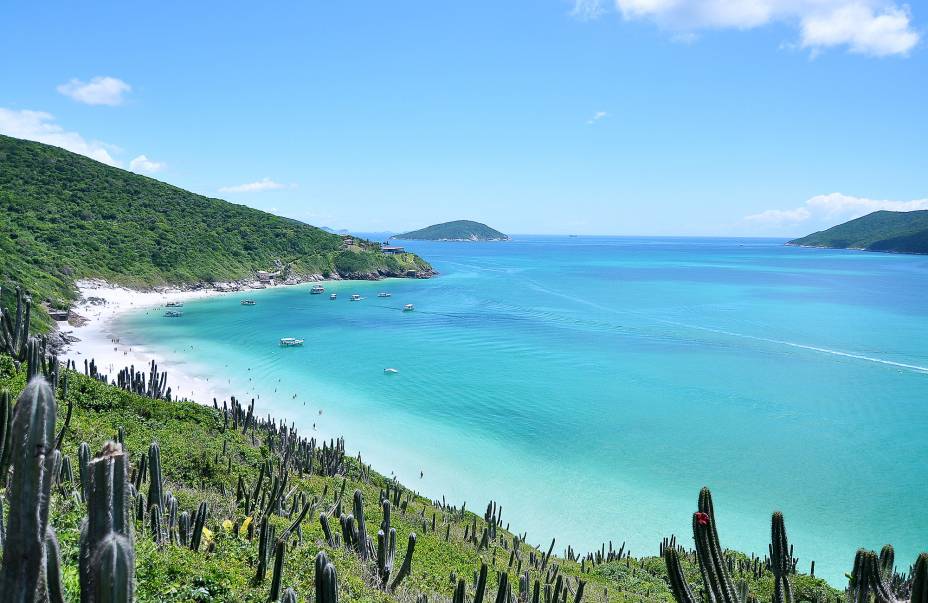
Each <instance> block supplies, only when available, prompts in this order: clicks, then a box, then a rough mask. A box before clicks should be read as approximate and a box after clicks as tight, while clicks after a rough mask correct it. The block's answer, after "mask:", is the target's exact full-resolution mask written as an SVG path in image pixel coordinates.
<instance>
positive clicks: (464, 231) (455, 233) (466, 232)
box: [393, 220, 509, 241]
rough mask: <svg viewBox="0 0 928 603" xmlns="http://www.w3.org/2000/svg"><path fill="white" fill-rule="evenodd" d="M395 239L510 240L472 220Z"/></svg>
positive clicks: (415, 231) (460, 221) (459, 221)
mask: <svg viewBox="0 0 928 603" xmlns="http://www.w3.org/2000/svg"><path fill="white" fill-rule="evenodd" d="M393 238H395V239H409V240H413V241H415V240H420V241H447V240H451V241H458V240H461V241H505V240H508V239H509V237H508V236H507V235H505V234H503V233H501V232H500V231H498V230H495V229H493V228H490V227H489V226H487V225H486V224H481V223H480V222H472V221H471V220H455V221H453V222H444V223H442V224H434V225H432V226H428V227H426V228H422V229H420V230H414V231H412V232H407V233H404V234H401V235H396V236H395V237H393Z"/></svg>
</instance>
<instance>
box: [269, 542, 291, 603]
mask: <svg viewBox="0 0 928 603" xmlns="http://www.w3.org/2000/svg"><path fill="white" fill-rule="evenodd" d="M274 548H275V550H274V573H273V575H272V576H271V592H270V595H269V598H268V601H271V602H272V603H273V602H274V601H277V599H279V598H280V578H281V575H282V574H283V572H284V557H285V556H286V555H287V541H286V540H285V539H280V540H278V541H277V545H276V546H275V547H274Z"/></svg>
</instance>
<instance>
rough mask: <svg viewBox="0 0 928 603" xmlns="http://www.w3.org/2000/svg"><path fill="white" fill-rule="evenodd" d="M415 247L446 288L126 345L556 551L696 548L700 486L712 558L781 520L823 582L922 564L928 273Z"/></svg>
mask: <svg viewBox="0 0 928 603" xmlns="http://www.w3.org/2000/svg"><path fill="white" fill-rule="evenodd" d="M406 246H407V248H409V249H411V250H413V251H416V252H417V253H420V254H421V255H422V256H423V257H425V258H426V259H428V260H429V261H430V262H432V263H433V265H434V266H435V267H436V268H437V269H438V270H439V271H440V272H441V275H440V276H438V277H436V278H433V279H431V280H387V281H382V282H330V283H326V284H325V286H326V292H325V294H324V295H310V294H309V285H301V286H295V287H280V288H274V289H268V290H264V291H257V292H249V293H247V294H242V295H240V296H235V295H233V296H221V297H214V298H208V299H204V300H199V301H194V302H188V303H187V304H186V306H185V308H184V316H183V317H182V318H180V319H166V318H163V317H162V315H161V312H159V311H148V312H139V311H136V312H131V313H127V314H125V315H122V316H120V317H119V318H118V319H117V321H118V322H117V324H116V325H115V328H116V330H117V331H118V332H119V333H120V334H121V337H122V338H123V340H124V341H129V342H134V343H135V344H136V345H144V346H146V348H148V349H150V350H151V351H153V352H154V353H156V355H159V356H161V357H166V358H168V357H169V358H171V359H173V360H175V361H182V362H183V371H184V373H185V374H187V375H191V376H195V377H201V378H207V376H208V378H209V379H210V380H211V383H214V384H215V386H216V388H217V391H225V392H230V391H231V392H234V393H235V394H236V395H237V396H238V397H239V398H241V399H245V400H248V399H250V398H252V397H255V398H259V399H258V400H257V403H256V406H257V408H258V410H259V411H261V412H263V413H268V412H270V413H272V414H274V415H275V416H278V417H284V418H286V419H288V420H290V421H295V422H296V424H297V425H298V426H299V427H301V428H302V429H303V430H305V431H306V433H309V432H312V431H313V430H315V433H316V435H317V436H318V437H331V436H334V435H339V434H343V435H344V436H345V439H346V446H347V448H348V449H349V450H350V451H353V452H357V451H360V452H361V454H362V457H363V459H364V460H365V462H371V463H372V464H373V466H374V468H375V469H377V470H379V471H381V472H382V473H385V474H390V472H391V471H393V472H395V474H396V475H397V476H398V477H399V478H400V480H401V481H402V482H404V483H405V484H406V485H408V486H410V487H412V488H414V489H416V490H418V491H420V492H421V493H423V494H425V495H427V496H429V497H431V498H436V499H441V498H442V496H444V497H445V498H446V499H447V500H448V501H449V502H452V503H454V504H457V505H460V504H461V503H463V502H465V501H466V503H467V508H469V509H473V510H475V511H477V512H480V513H482V510H483V509H484V508H485V507H486V504H487V503H488V502H489V501H490V500H495V501H496V502H497V503H498V504H500V505H502V508H503V523H504V524H505V523H510V522H511V526H510V527H511V529H512V530H513V531H517V532H520V533H521V532H527V533H528V540H529V542H530V543H533V544H539V545H543V546H544V547H545V548H547V545H548V544H549V543H550V539H551V538H552V537H556V538H557V544H556V545H555V550H557V551H563V550H564V548H565V547H566V546H567V545H568V544H569V545H571V546H573V547H574V548H575V549H578V550H580V551H587V550H591V549H596V548H598V547H599V546H600V544H601V543H603V542H607V541H610V540H611V541H612V542H613V543H614V544H615V546H619V544H620V543H622V542H625V543H626V549H627V550H631V552H632V554H634V555H636V556H637V555H646V554H647V555H653V554H657V550H658V544H659V542H660V540H661V538H662V537H664V536H670V535H671V534H676V535H677V537H678V539H680V540H681V541H682V542H684V543H687V544H689V543H691V528H690V523H691V516H692V513H693V511H694V510H695V507H696V498H697V494H698V491H699V488H700V487H702V486H703V485H708V486H709V487H710V488H711V489H712V492H713V495H714V499H715V506H716V513H717V517H718V521H719V532H720V537H721V539H722V543H723V545H724V546H726V547H729V548H735V549H739V550H742V551H745V552H755V553H757V554H760V555H765V554H766V553H767V543H768V542H769V537H770V536H769V535H770V527H769V521H770V514H771V512H772V511H774V510H780V511H782V512H783V513H784V515H785V518H786V526H787V531H788V533H789V537H790V542H791V543H792V544H793V545H794V547H795V548H794V551H795V555H796V556H797V557H799V560H800V561H799V568H800V570H802V571H808V568H809V562H810V561H811V560H815V563H816V575H819V576H822V577H825V578H826V579H828V580H829V581H831V582H832V583H833V584H835V585H842V584H843V583H844V578H843V576H844V573H845V572H849V571H850V569H851V566H852V561H853V558H854V552H855V550H856V549H857V548H858V547H861V546H863V547H869V548H876V549H878V547H880V546H882V545H883V544H885V543H887V542H888V543H892V544H893V545H894V546H895V547H896V559H897V562H898V564H899V565H900V567H908V564H910V563H911V562H913V561H914V560H915V556H916V554H917V553H918V552H919V551H921V550H925V549H926V547H928V521H926V520H925V516H924V501H925V500H926V499H928V435H926V434H928V405H926V401H928V303H926V300H928V257H919V256H903V255H888V254H876V253H866V252H855V251H840V250H818V249H801V248H793V247H786V246H784V245H783V241H781V240H766V239H717V238H632V237H554V236H549V237H544V236H521V237H515V239H514V240H513V241H510V242H505V243H450V242H442V243H436V242H406ZM380 291H388V292H390V293H391V297H389V298H379V297H377V293H378V292H380ZM332 292H336V293H338V299H337V300H335V301H332V300H330V299H329V294H330V293H332ZM352 293H358V294H361V295H362V296H364V299H363V300H362V301H360V302H351V301H349V296H350V294H352ZM242 297H251V298H254V299H255V300H257V304H256V305H255V306H250V307H249V306H242V305H240V304H239V299H240V298H242ZM407 303H411V304H414V305H415V310H414V311H412V312H403V311H402V308H403V305H404V304H407ZM281 337H300V338H305V340H306V343H305V345H304V346H303V347H301V348H282V347H280V346H279V345H278V340H279V339H280V338H281ZM385 368H395V369H396V370H397V373H395V374H387V373H385V372H384V369H385ZM168 381H169V384H170V382H171V379H170V374H169V377H168Z"/></svg>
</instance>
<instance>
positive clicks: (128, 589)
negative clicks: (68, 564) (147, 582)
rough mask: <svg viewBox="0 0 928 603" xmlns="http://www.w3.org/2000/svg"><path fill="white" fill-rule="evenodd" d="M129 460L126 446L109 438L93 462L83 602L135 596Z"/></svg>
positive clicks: (83, 547)
mask: <svg viewBox="0 0 928 603" xmlns="http://www.w3.org/2000/svg"><path fill="white" fill-rule="evenodd" d="M128 465H129V460H128V458H126V454H125V452H123V450H122V446H121V445H120V444H117V443H115V442H107V443H106V444H105V445H104V446H103V449H102V450H101V451H100V454H98V455H97V457H96V458H94V459H93V460H92V461H90V463H88V467H87V472H88V488H87V520H86V521H85V522H84V525H82V526H81V537H80V560H79V573H80V582H81V603H97V602H102V601H131V600H132V593H133V580H134V572H135V550H134V547H133V544H132V532H131V528H130V523H129V489H130V486H129V474H128ZM139 498H141V497H139Z"/></svg>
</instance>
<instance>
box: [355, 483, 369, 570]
mask: <svg viewBox="0 0 928 603" xmlns="http://www.w3.org/2000/svg"><path fill="white" fill-rule="evenodd" d="M353 504H354V506H353V508H352V511H353V512H354V519H355V521H356V522H357V524H358V531H357V541H356V542H355V549H356V551H357V553H358V557H360V558H361V561H367V560H368V559H370V550H369V548H368V547H369V546H370V544H369V541H368V539H367V524H366V523H365V522H364V498H363V496H362V495H361V491H360V490H355V491H354V503H353Z"/></svg>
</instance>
